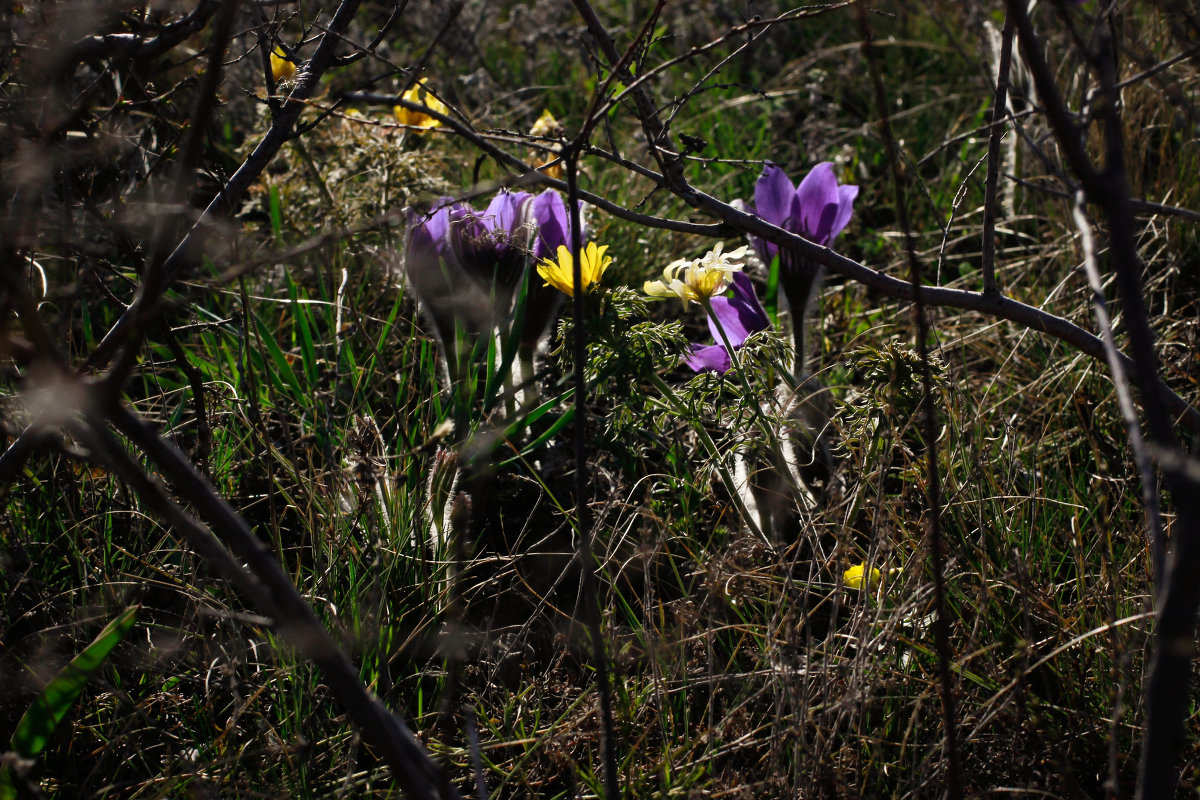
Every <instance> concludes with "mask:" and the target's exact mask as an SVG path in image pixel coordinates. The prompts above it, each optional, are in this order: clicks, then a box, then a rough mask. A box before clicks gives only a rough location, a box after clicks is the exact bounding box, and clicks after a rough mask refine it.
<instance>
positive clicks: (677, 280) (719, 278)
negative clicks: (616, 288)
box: [642, 242, 750, 308]
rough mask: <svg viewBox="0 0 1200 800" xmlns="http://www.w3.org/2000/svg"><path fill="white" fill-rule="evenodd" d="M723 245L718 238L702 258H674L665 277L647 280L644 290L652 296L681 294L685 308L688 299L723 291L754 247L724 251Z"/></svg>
mask: <svg viewBox="0 0 1200 800" xmlns="http://www.w3.org/2000/svg"><path fill="white" fill-rule="evenodd" d="M723 249H724V244H722V243H721V242H718V243H717V246H716V247H714V248H713V249H712V250H709V251H708V252H707V253H705V254H704V255H703V256H701V257H700V258H697V259H694V260H692V261H688V260H687V259H680V260H679V261H672V262H671V263H670V264H668V265H667V267H666V269H664V270H663V278H664V280H661V281H646V284H645V286H643V287H642V289H643V291H645V292H646V294H648V295H650V296H651V297H678V298H679V299H680V300H682V301H683V305H684V307H685V308H686V307H687V304H688V303H692V302H696V303H699V302H701V301H703V300H707V299H708V298H710V297H712V296H714V295H717V294H720V293H721V292H723V291H725V288H726V287H727V286H728V285H729V282H730V281H731V280H732V279H733V273H735V272H740V271H741V269H742V267H743V266H744V265H743V264H742V263H740V262H741V261H742V260H743V259H744V258H745V257H746V254H747V253H748V252H749V250H750V248H749V247H746V246H744V245H743V246H742V247H739V248H738V249H736V250H731V251H730V252H728V253H725V252H722V250H723Z"/></svg>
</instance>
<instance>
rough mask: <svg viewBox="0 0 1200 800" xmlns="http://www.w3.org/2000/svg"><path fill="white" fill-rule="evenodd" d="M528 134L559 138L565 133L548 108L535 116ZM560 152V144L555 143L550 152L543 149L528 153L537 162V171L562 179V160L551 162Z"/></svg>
mask: <svg viewBox="0 0 1200 800" xmlns="http://www.w3.org/2000/svg"><path fill="white" fill-rule="evenodd" d="M529 135H530V136H542V137H545V138H547V139H561V138H563V136H565V135H566V131H564V130H563V126H562V125H561V124H560V123H559V121H558V120H556V119H555V118H554V115H553V114H551V113H550V109H548V108H547V109H546V110H545V111H543V112H542V115H541V116H540V117H538V118H537V122H535V123H533V127H532V128H530V129H529ZM560 153H562V145H555V146H554V147H553V149H552V150H551V152H550V153H549V154H548V155H547V154H546V152H545V151H544V150H540V149H538V150H531V151H530V155H531V156H532V157H533V160H534V161H535V162H536V164H537V171H538V172H540V173H542V174H543V175H546V176H548V177H551V178H554V179H555V180H559V181H561V180H562V179H563V175H564V170H563V165H562V162H561V161H559V162H558V163H557V164H551V163H550V162H552V161H556V160H557V159H558V157H559V154H560Z"/></svg>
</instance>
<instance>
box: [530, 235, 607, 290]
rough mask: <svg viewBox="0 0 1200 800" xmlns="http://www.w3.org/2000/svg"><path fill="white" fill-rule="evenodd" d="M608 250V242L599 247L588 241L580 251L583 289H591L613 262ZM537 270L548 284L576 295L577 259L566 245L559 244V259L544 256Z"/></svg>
mask: <svg viewBox="0 0 1200 800" xmlns="http://www.w3.org/2000/svg"><path fill="white" fill-rule="evenodd" d="M606 250H608V245H606V244H605V245H601V246H600V247H597V246H596V243H595V242H588V243H587V245H586V246H585V247H584V248H583V250H582V251H581V252H580V254H579V255H580V268H579V272H580V279H581V280H582V281H583V291H585V292H587V291H589V290H591V288H592V286H593V285H594V284H596V283H598V282H599V281H600V278H601V276H602V275H604V270H606V269H608V265H609V264H611V263H612V256H606V255H605V254H604V253H605V251H606ZM537 271H538V275H541V276H542V278H544V279H545V281H546V285H547V286H553V287H554V288H555V289H558V290H559V291H560V292H562V293H563V294H565V295H567V296H568V297H574V296H575V259H573V258H572V257H571V251H570V250H568V249H567V248H566V247H565V246H563V245H561V244H560V245H559V246H558V260H557V261H551V260H550V259H548V258H543V259H542V263H540V264H538V265H537Z"/></svg>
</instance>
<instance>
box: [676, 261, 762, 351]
mask: <svg viewBox="0 0 1200 800" xmlns="http://www.w3.org/2000/svg"><path fill="white" fill-rule="evenodd" d="M709 302H710V303H711V304H712V316H710V317H709V318H708V329H709V331H711V332H712V335H713V339H715V340H716V341H717V344H714V345H693V347H692V350H691V352H690V353H689V354H688V355H686V356H684V359H683V363H685V364H687V365H688V366H689V367H691V368H692V369H693V370H695V371H696V372H704V371H706V370H711V371H713V372H718V373H721V374H724V373H725V372H726V370H728V369H729V367H730V364H731V360H730V357H729V351H728V350H726V349H725V345H724V344H722V342H723V341H724V339H722V338H721V333H722V331H723V332H724V334H725V338H727V339H728V340H729V344H730V346H731V347H733V349H735V350H736V349H738V348H739V347H741V346H742V345H743V344H745V343H746V339H748V338H750V334H752V333H756V332H758V331H765V330H767V329H768V328H770V327H771V320H770V318H768V317H767V312H766V311H765V310H763V307H762V304H761V303H759V302H758V296H757V295H756V294H755V293H754V284H752V283H751V282H750V277H749V276H748V275H746V274H745V273H743V272H735V273H734V274H733V297H714V298H713V299H712V300H710V301H709ZM718 325H720V327H719V328H718V327H717V326H718Z"/></svg>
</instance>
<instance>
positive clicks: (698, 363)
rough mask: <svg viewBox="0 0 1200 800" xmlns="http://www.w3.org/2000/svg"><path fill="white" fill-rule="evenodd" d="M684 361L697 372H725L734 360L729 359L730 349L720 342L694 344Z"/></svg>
mask: <svg viewBox="0 0 1200 800" xmlns="http://www.w3.org/2000/svg"><path fill="white" fill-rule="evenodd" d="M683 363H684V364H687V365H688V366H689V367H691V368H692V370H694V371H695V372H705V371H709V372H719V373H721V374H724V373H725V372H726V371H727V370H728V369H729V367H730V364H731V363H732V362H731V361H730V359H729V351H727V350H726V349H725V348H724V347H722V346H721V345H719V344H711V345H692V349H691V351H690V352H689V353H688V354H687V355H685V356H684V357H683Z"/></svg>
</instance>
